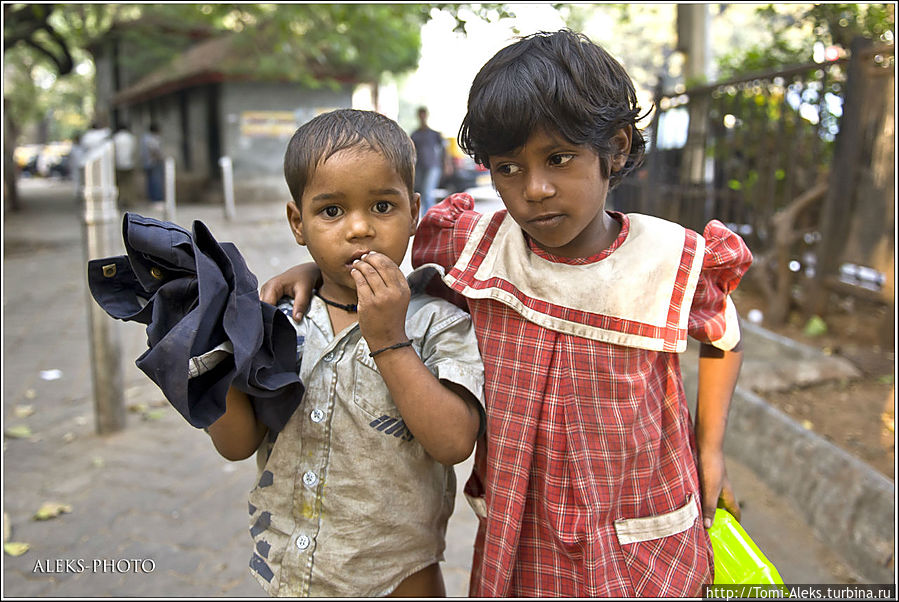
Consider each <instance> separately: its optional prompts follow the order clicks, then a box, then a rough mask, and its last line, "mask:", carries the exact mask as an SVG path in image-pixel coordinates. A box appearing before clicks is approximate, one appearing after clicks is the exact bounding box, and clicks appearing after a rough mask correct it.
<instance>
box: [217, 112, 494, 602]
mask: <svg viewBox="0 0 899 602" xmlns="http://www.w3.org/2000/svg"><path fill="white" fill-rule="evenodd" d="M414 162H415V152H414V147H413V146H412V141H411V140H410V139H409V137H408V135H407V134H406V133H405V132H403V130H402V129H401V128H400V127H399V125H398V124H396V123H395V122H393V121H392V120H390V119H388V118H386V117H384V116H382V115H379V114H377V113H374V112H369V111H356V110H338V111H332V112H330V113H325V114H322V115H319V116H318V117H316V118H314V119H312V120H311V121H309V122H308V123H306V124H304V125H303V126H301V127H300V128H299V129H298V130H297V132H296V133H295V134H294V136H293V138H292V139H291V141H290V143H289V145H288V149H287V152H286V155H285V159H284V174H285V178H286V180H287V184H288V186H289V188H290V193H291V196H292V197H293V201H292V202H288V204H287V218H288V222H289V223H290V228H291V230H292V231H293V234H294V237H295V238H296V240H297V243H299V244H300V245H304V246H306V247H307V248H308V249H309V252H310V254H311V255H312V257H313V259H314V260H315V263H316V264H317V266H318V268H319V269H320V271H321V284H320V286H319V287H318V288H317V290H316V291H315V297H314V298H313V300H312V303H311V304H310V306H309V309H308V312H307V313H306V314H305V315H304V316H302V318H301V319H300V320H299V321H294V322H293V324H294V326H295V328H296V331H297V355H298V364H299V373H300V377H301V379H302V381H303V383H304V385H305V387H306V394H305V396H304V398H303V402H302V404H301V405H300V407H299V408H298V409H297V411H296V412H295V413H294V414H293V416H292V417H291V418H290V420H289V421H288V423H287V425H286V426H285V428H284V430H283V431H281V432H280V433H278V434H277V436H276V437H271V436H268V437H267V436H266V432H267V430H266V428H265V426H264V425H262V423H261V422H260V421H259V420H258V419H257V418H256V416H254V414H253V409H252V406H251V405H250V402H249V398H248V397H247V395H246V394H244V393H242V392H241V391H239V390H237V389H235V388H232V389H231V390H230V391H229V393H228V397H227V407H226V411H225V414H224V415H223V416H222V417H221V418H220V419H219V420H217V421H216V422H214V423H213V424H212V425H211V426H210V427H209V428H208V433H209V435H210V436H211V437H212V440H213V443H214V445H215V447H216V449H218V451H219V452H220V453H221V454H222V455H223V456H224V457H226V458H228V459H231V460H238V459H243V458H247V457H249V456H250V455H252V454H253V453H254V452H257V450H258V453H257V461H258V464H259V467H260V470H259V480H258V483H257V485H256V486H255V488H254V489H253V490H252V491H251V492H250V500H249V501H250V515H251V516H250V524H251V528H250V532H251V534H252V536H253V538H254V540H255V542H256V549H255V553H254V555H253V559H252V561H251V568H252V570H253V574H254V576H255V577H256V579H257V580H258V581H259V582H260V584H261V585H262V586H263V588H264V589H265V590H266V591H267V592H268V593H270V594H272V595H278V596H314V597H320V596H344V597H346V596H354V597H355V596H383V595H393V596H402V597H425V596H443V595H445V589H444V585H443V578H442V576H441V573H440V569H439V565H438V562H439V561H440V560H442V554H443V550H444V546H445V541H444V535H445V530H446V522H447V519H448V518H449V516H450V514H451V512H452V509H453V500H454V495H455V478H454V473H453V469H452V465H453V464H455V463H457V462H460V461H462V460H464V459H465V458H467V457H468V456H469V455H470V453H471V451H472V449H473V448H474V443H475V440H476V439H477V437H478V434H479V431H480V429H481V428H482V415H483V409H482V406H481V402H480V398H481V393H482V387H483V366H482V363H481V360H480V357H479V355H478V349H477V342H476V341H475V338H474V332H473V329H472V326H471V322H470V319H469V317H468V315H467V314H466V313H464V312H463V311H461V310H459V309H458V308H456V307H455V306H453V305H451V304H449V303H447V302H446V301H442V300H439V299H436V298H434V297H429V296H427V295H425V294H423V293H421V292H420V287H419V286H418V284H419V283H421V284H424V283H425V281H426V280H428V279H429V277H430V275H431V274H430V272H427V269H428V268H426V269H425V270H424V271H423V272H424V273H421V272H422V270H417V271H416V272H415V273H413V274H412V275H411V276H410V277H409V281H408V282H407V279H406V278H405V277H404V276H403V274H402V273H401V272H400V270H399V268H398V267H397V266H398V264H400V263H401V262H402V260H403V257H404V255H405V253H406V248H407V246H408V243H409V238H410V237H411V236H412V234H413V233H414V232H415V227H416V225H417V222H418V210H419V195H418V194H415V193H414V192H413V173H414ZM430 269H433V266H432V267H431V268H430ZM410 283H411V284H412V290H411V291H410ZM407 307H408V309H407ZM282 309H283V311H284V312H285V313H286V314H288V315H290V313H291V309H292V308H291V305H290V304H289V303H287V304H284V305H282Z"/></svg>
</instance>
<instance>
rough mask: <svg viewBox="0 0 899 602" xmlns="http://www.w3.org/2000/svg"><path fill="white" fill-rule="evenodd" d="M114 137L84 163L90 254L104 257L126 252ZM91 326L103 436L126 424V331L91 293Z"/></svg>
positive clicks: (97, 424)
mask: <svg viewBox="0 0 899 602" xmlns="http://www.w3.org/2000/svg"><path fill="white" fill-rule="evenodd" d="M117 197H118V190H117V189H116V186H115V163H114V153H113V145H112V142H111V141H110V142H107V143H106V144H105V145H104V146H103V147H102V148H100V149H98V151H97V152H95V153H93V154H91V155H90V156H88V157H87V160H86V162H85V166H84V242H85V248H84V253H85V256H86V259H99V258H103V257H110V256H113V255H120V254H121V253H122V251H121V249H122V243H121V239H122V232H121V228H120V226H119V212H118V208H117V207H116V200H117ZM87 307H88V316H87V317H88V330H89V335H90V348H91V375H92V378H93V386H94V418H95V420H94V422H95V427H96V431H97V433H98V434H100V435H104V434H108V433H113V432H115V431H119V430H122V429H123V428H125V393H124V384H123V378H122V353H121V347H122V345H121V332H120V331H119V329H118V326H119V325H118V324H116V323H115V321H114V320H112V319H111V318H110V317H109V316H108V315H107V314H106V312H105V311H104V310H103V309H102V308H101V307H100V306H99V305H98V304H97V303H96V302H95V301H94V299H93V297H91V296H90V292H88V300H87Z"/></svg>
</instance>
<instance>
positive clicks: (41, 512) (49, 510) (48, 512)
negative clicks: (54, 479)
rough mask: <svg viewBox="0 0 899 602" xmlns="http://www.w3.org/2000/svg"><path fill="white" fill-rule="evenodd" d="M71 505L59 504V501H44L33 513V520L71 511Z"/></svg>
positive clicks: (47, 518)
mask: <svg viewBox="0 0 899 602" xmlns="http://www.w3.org/2000/svg"><path fill="white" fill-rule="evenodd" d="M71 511H72V507H71V506H69V505H68V504H61V503H59V502H44V503H43V505H41V507H40V508H38V510H37V512H35V513H34V520H49V519H51V518H56V517H57V516H59V515H60V514H63V513H66V512H71Z"/></svg>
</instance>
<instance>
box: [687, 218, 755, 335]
mask: <svg viewBox="0 0 899 602" xmlns="http://www.w3.org/2000/svg"><path fill="white" fill-rule="evenodd" d="M702 236H703V238H704V239H705V254H704V256H703V261H702V271H701V272H700V274H699V282H698V283H697V285H696V293H695V295H694V296H693V305H692V307H691V308H690V320H689V324H688V327H687V328H688V330H689V334H690V336H691V337H693V338H694V339H696V340H698V341H700V342H702V343H708V344H710V345H713V346H715V347H717V348H719V349H723V350H725V351H729V350H731V349H733V348H734V347H735V346H736V345H737V343H739V342H740V336H741V335H740V324H739V319H738V315H737V309H736V307H735V306H734V303H733V301H732V300H731V298H730V294H731V292H733V291H734V289H736V288H737V285H738V284H739V283H740V279H741V278H742V277H743V274H745V273H746V270H748V269H749V266H750V265H752V253H751V252H750V251H749V247H747V246H746V243H745V242H743V239H742V238H740V236H738V235H737V234H736V233H734V232H732V231H731V230H729V229H728V228H727V227H726V226H725V225H724V224H722V223H721V222H720V221H718V220H712V221H710V222H709V223H708V224H707V225H706V227H705V230H703V233H702Z"/></svg>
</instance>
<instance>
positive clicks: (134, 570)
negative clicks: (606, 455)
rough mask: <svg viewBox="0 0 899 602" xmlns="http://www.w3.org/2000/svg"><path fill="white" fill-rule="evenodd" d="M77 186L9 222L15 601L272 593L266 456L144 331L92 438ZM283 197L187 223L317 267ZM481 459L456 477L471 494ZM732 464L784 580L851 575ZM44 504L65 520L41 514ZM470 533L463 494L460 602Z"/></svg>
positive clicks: (29, 193)
mask: <svg viewBox="0 0 899 602" xmlns="http://www.w3.org/2000/svg"><path fill="white" fill-rule="evenodd" d="M70 190H71V186H70V184H69V183H53V182H47V181H26V182H23V186H22V194H23V203H22V204H23V207H24V209H23V211H22V212H20V213H17V214H7V215H6V216H5V218H4V219H5V221H4V262H3V377H2V380H3V414H2V417H3V429H4V433H5V436H4V443H3V458H2V461H3V511H4V515H3V524H4V532H5V535H4V538H5V541H11V542H22V543H26V544H28V545H29V546H30V547H29V549H28V551H27V552H25V553H24V554H22V555H20V556H11V555H8V554H4V555H3V595H4V597H59V596H72V597H77V596H83V597H121V596H135V597H211V596H226V597H260V596H263V591H262V589H261V588H260V587H259V586H258V585H257V584H256V583H255V581H254V580H253V579H252V578H251V577H250V575H249V571H248V569H247V563H248V560H249V556H250V553H251V540H250V537H249V533H248V525H247V505H246V495H247V492H248V491H249V489H250V487H251V486H252V483H253V481H254V478H255V470H256V466H255V462H254V461H253V460H247V461H243V462H237V463H231V462H228V461H226V460H224V459H222V458H221V457H220V456H219V455H218V454H217V453H216V452H215V450H214V449H213V447H212V445H211V444H210V442H209V439H208V437H207V436H206V435H205V434H204V433H203V432H202V431H199V430H196V429H194V428H192V427H190V426H189V425H188V424H187V423H186V422H185V421H184V420H183V419H182V418H181V417H180V415H178V414H177V413H176V412H175V411H174V410H173V409H172V408H171V407H170V406H169V405H168V403H167V402H166V401H165V400H164V399H163V398H162V396H161V394H160V392H159V390H158V389H157V388H156V386H155V385H154V384H153V383H152V382H151V381H150V380H149V379H148V378H147V377H146V376H145V375H144V374H143V373H142V372H140V371H139V370H138V369H137V367H136V366H135V365H134V360H135V359H136V358H137V357H138V356H139V355H140V354H141V353H142V352H143V351H144V350H145V335H144V327H143V326H142V325H140V324H136V323H122V322H118V321H116V322H115V324H116V325H117V326H118V327H119V329H120V332H121V334H122V337H123V347H122V349H123V352H122V356H123V358H122V362H123V370H124V375H125V385H126V400H125V403H126V404H127V406H128V407H129V408H130V410H129V412H128V424H127V428H126V429H125V430H124V431H121V432H119V433H116V434H114V435H109V436H102V437H101V436H98V435H96V434H95V433H94V412H93V401H92V384H91V380H90V359H89V341H88V329H87V323H86V322H87V305H86V304H87V303H88V302H89V295H88V293H87V287H86V282H85V265H86V263H85V261H86V258H85V256H84V251H83V242H82V241H83V234H82V218H81V213H80V212H81V206H80V205H79V204H77V203H76V202H75V201H74V199H73V198H72V195H71V193H70ZM285 202H286V196H285V198H284V199H276V200H272V202H270V203H259V204H254V205H250V206H242V205H241V204H240V203H238V206H237V219H236V220H235V221H233V222H229V221H227V220H226V219H224V213H223V211H222V208H221V207H218V206H211V205H181V206H179V207H178V214H177V219H176V221H177V223H179V224H181V225H183V226H185V227H187V228H188V229H189V228H190V225H191V222H192V220H194V219H200V220H203V221H204V222H205V223H206V224H207V225H208V226H209V227H210V229H211V231H212V233H213V235H214V236H215V237H216V239H217V240H219V241H233V242H235V244H237V246H238V248H239V249H240V250H241V252H242V253H243V254H244V256H245V258H246V259H247V263H248V265H249V266H250V268H251V269H252V270H253V271H254V273H255V274H256V275H257V277H258V279H259V282H260V284H261V283H262V282H264V281H265V280H266V279H268V278H269V277H271V276H272V275H274V274H276V273H278V272H280V271H282V270H283V269H284V268H285V267H287V266H289V265H293V264H295V263H298V262H302V261H306V260H307V259H308V255H307V254H306V253H305V251H304V249H302V248H300V247H298V246H297V245H296V243H295V241H294V240H293V237H292V235H291V233H290V231H289V228H288V226H287V224H286V220H285V218H284V203H285ZM132 210H133V211H136V212H138V213H143V214H145V215H153V216H155V217H161V215H160V212H158V211H155V212H154V211H152V210H150V209H149V208H134V209H132ZM485 210H488V209H487V208H485ZM90 302H93V301H92V300H90ZM110 319H111V318H110ZM23 427H27V429H28V430H29V431H30V435H29V434H27V432H23ZM14 434H19V435H24V436H21V437H18V438H17V437H14V436H13V435H14ZM469 462H470V461H469ZM469 462H466V463H463V464H462V465H460V466H458V467H457V475H458V478H459V489H460V490H461V484H462V483H463V482H464V479H465V477H466V475H467V473H468V470H469V466H470V464H469ZM728 466H729V470H730V472H731V477H732V480H733V481H734V482H735V485H736V487H737V489H738V491H739V492H741V493H742V494H743V495H742V499H743V501H744V502H745V504H746V506H745V509H744V524H745V525H746V528H747V529H748V530H749V531H750V533H752V534H753V536H754V537H755V539H756V541H757V543H759V545H760V546H761V547H762V549H763V550H765V551H766V552H767V553H768V555H769V558H771V560H772V561H773V562H774V563H775V564H776V565H777V566H778V568H779V569H780V570H781V573H782V575H783V577H784V578H785V579H786V580H788V581H791V582H794V583H845V582H851V581H853V580H855V578H856V577H855V576H853V574H852V573H851V571H849V570H848V569H847V568H846V567H845V565H844V564H843V563H842V562H841V560H840V559H839V558H838V557H837V556H836V555H835V554H833V552H832V551H830V550H829V549H827V547H826V546H824V545H822V544H821V542H820V541H818V540H817V539H815V537H814V536H813V535H812V533H811V531H810V530H809V529H808V528H806V527H804V525H803V524H802V521H801V520H800V519H799V518H798V514H797V513H796V511H795V509H793V508H791V507H790V506H789V505H788V504H786V503H785V502H783V501H782V500H780V499H779V498H778V496H776V495H774V494H773V493H771V492H770V490H768V489H767V488H766V487H765V486H764V485H763V484H762V483H761V481H760V480H759V479H758V478H757V477H756V476H755V475H754V473H752V471H750V470H748V469H746V468H745V467H744V466H743V465H741V464H740V463H739V462H738V461H736V460H729V465H728ZM46 502H55V503H59V504H64V505H66V506H67V507H68V508H67V509H68V510H69V511H68V512H64V513H62V514H60V515H59V516H57V517H55V518H51V519H48V520H42V521H38V520H34V518H33V516H34V515H35V513H36V512H37V510H38V509H39V508H40V507H41V505H42V504H44V503H46ZM474 528H475V518H474V514H473V513H472V512H471V510H470V509H469V508H468V507H467V505H466V504H465V502H464V501H463V500H462V497H461V495H458V496H457V505H456V512H455V513H454V515H453V518H452V519H451V523H450V527H449V537H448V547H447V553H446V563H445V564H444V574H445V577H446V580H447V587H448V593H449V594H450V595H452V596H465V595H466V593H467V582H468V571H469V569H470V555H471V542H472V541H473V533H474ZM7 531H8V532H9V536H8V537H7V536H6V532H7Z"/></svg>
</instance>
